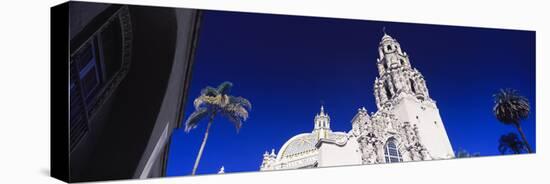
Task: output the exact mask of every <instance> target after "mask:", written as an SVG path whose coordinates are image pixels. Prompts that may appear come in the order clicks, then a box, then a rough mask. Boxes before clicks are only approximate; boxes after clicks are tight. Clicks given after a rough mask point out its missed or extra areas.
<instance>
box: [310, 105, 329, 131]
mask: <svg viewBox="0 0 550 184" xmlns="http://www.w3.org/2000/svg"><path fill="white" fill-rule="evenodd" d="M314 122H315V126H314V128H313V133H316V134H317V135H319V136H318V139H321V138H327V136H328V133H330V132H331V131H332V130H331V129H330V116H329V115H328V113H325V108H324V107H323V106H321V112H319V114H317V115H315V119H314Z"/></svg>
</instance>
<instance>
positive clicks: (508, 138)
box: [498, 133, 525, 154]
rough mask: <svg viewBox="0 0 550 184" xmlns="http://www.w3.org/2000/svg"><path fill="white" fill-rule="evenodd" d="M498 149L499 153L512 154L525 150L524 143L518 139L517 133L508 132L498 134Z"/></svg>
mask: <svg viewBox="0 0 550 184" xmlns="http://www.w3.org/2000/svg"><path fill="white" fill-rule="evenodd" d="M498 142H499V145H498V151H500V153H501V154H505V153H507V152H511V153H512V154H520V153H522V152H524V151H525V144H523V142H522V141H521V140H519V138H518V135H517V134H515V133H508V134H505V135H502V136H500V139H499V140H498Z"/></svg>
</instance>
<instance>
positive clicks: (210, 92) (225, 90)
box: [185, 82, 252, 175]
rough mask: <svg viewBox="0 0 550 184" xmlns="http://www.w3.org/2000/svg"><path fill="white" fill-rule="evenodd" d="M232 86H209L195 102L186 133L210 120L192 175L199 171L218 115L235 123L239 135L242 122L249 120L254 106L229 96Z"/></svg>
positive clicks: (186, 123)
mask: <svg viewBox="0 0 550 184" xmlns="http://www.w3.org/2000/svg"><path fill="white" fill-rule="evenodd" d="M232 86H233V84H231V83H230V82H223V83H222V84H220V85H219V86H218V87H217V88H213V87H210V86H207V87H206V88H204V89H202V91H201V94H200V96H199V97H197V98H196V99H195V100H194V101H193V105H194V106H195V111H194V112H193V113H192V114H191V115H189V118H187V121H186V122H185V132H189V131H191V129H194V128H196V127H197V125H198V123H199V122H200V121H201V120H202V119H205V118H208V125H207V126H206V133H204V138H203V140H202V144H201V147H200V149H199V153H198V155H197V158H196V160H195V165H194V166H193V172H192V173H191V175H195V173H196V171H197V168H198V166H199V161H200V159H201V156H202V152H203V150H204V145H205V144H206V140H207V139H208V131H209V130H210V126H211V125H212V122H213V121H214V118H215V117H216V115H221V116H223V117H225V118H227V120H229V122H231V123H233V124H234V125H235V128H236V129H237V133H239V130H240V129H241V126H242V122H243V121H246V119H247V118H248V111H249V110H250V109H251V108H252V105H251V104H250V102H249V101H248V100H247V99H245V98H242V97H235V96H230V95H228V94H229V92H230V90H231V87H232Z"/></svg>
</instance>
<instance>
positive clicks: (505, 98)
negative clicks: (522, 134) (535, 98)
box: [493, 89, 530, 124]
mask: <svg viewBox="0 0 550 184" xmlns="http://www.w3.org/2000/svg"><path fill="white" fill-rule="evenodd" d="M493 97H494V100H495V106H494V107H493V113H494V115H495V117H496V118H497V119H498V120H499V121H500V122H502V123H504V124H519V122H520V121H521V120H523V119H526V118H527V116H528V114H529V109H530V107H529V101H528V100H527V98H525V97H523V96H521V95H519V93H518V92H517V91H516V90H513V89H501V90H500V91H499V92H498V93H497V94H495V95H493Z"/></svg>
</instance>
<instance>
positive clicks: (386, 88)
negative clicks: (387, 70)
mask: <svg viewBox="0 0 550 184" xmlns="http://www.w3.org/2000/svg"><path fill="white" fill-rule="evenodd" d="M384 89H385V90H386V96H387V97H388V99H391V98H392V97H393V95H392V93H391V90H390V84H388V81H386V85H384Z"/></svg>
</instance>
